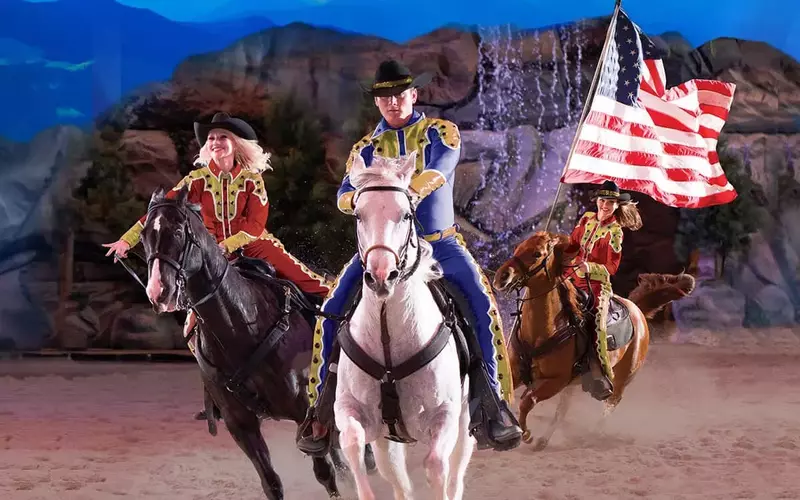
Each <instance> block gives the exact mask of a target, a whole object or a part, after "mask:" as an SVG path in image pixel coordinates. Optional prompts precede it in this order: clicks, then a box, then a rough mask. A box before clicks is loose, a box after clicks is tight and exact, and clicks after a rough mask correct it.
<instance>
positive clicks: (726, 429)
mask: <svg viewBox="0 0 800 500" xmlns="http://www.w3.org/2000/svg"><path fill="white" fill-rule="evenodd" d="M799 339H800V334H798V332H795V331H790V330H780V329H779V330H771V331H756V332H753V331H744V330H742V331H737V332H725V333H714V332H694V333H693V334H692V335H690V336H689V335H682V336H673V337H672V338H671V339H669V340H666V339H664V340H661V341H660V342H657V343H654V345H653V346H652V348H651V354H650V357H649V359H648V361H647V363H646V365H645V366H644V369H643V371H642V372H641V373H640V375H639V378H637V379H636V381H635V382H634V383H633V384H632V385H631V387H630V388H629V390H628V392H627V393H626V397H625V399H624V400H623V401H622V403H621V405H620V407H619V408H618V409H617V411H616V412H615V413H614V414H613V415H612V416H611V417H610V418H609V419H608V420H607V421H606V422H605V424H604V426H602V427H601V426H600V422H601V417H602V405H601V404H600V403H597V402H595V401H593V400H591V399H590V398H589V397H588V396H587V395H586V394H580V396H579V398H578V400H576V404H575V405H574V406H573V408H572V411H571V414H570V415H569V416H568V418H567V422H566V424H565V425H564V426H563V427H562V428H560V429H559V430H558V431H556V434H555V436H554V437H553V440H552V441H551V444H550V447H548V448H547V449H546V450H544V451H541V452H535V451H533V450H532V449H531V447H530V446H528V445H523V446H522V447H520V448H518V449H517V450H514V451H511V452H505V453H492V452H478V453H476V454H475V455H474V458H473V460H472V462H471V464H470V468H469V472H468V480H467V485H466V490H467V494H466V498H467V499H473V500H477V499H484V498H487V499H498V500H499V499H517V500H519V499H593V500H599V499H627V498H646V499H701V498H702V499H725V500H730V499H750V498H754V499H780V498H787V499H788V498H795V499H796V498H800V340H799ZM201 403H202V401H201V391H200V384H199V377H198V373H197V369H196V367H195V366H194V365H193V364H191V363H180V364H176V363H172V364H166V363H165V364H157V363H136V364H133V363H108V362H105V363H103V362H72V361H68V360H3V361H0V498H2V499H8V500H33V499H58V500H97V499H115V498H134V499H139V498H141V499H170V500H188V499H260V498H264V497H263V495H262V493H261V490H260V483H259V481H258V479H257V476H256V474H255V471H254V470H253V468H252V466H251V464H250V462H249V461H248V460H247V459H246V458H245V456H244V455H243V454H242V453H241V452H240V451H239V449H238V448H237V447H236V445H235V444H234V443H233V441H232V439H231V438H230V436H229V435H228V433H227V431H226V430H225V429H224V428H221V429H220V433H219V435H218V436H217V437H211V436H210V435H208V434H207V432H206V427H205V424H204V423H202V422H196V421H194V420H192V415H193V414H194V412H195V411H197V410H198V409H200V407H201ZM554 407H555V404H554V403H545V404H542V405H541V406H539V407H538V408H537V410H535V412H534V416H533V417H532V418H531V424H532V425H533V428H534V430H536V429H541V428H542V427H543V426H544V423H545V419H546V418H549V416H550V415H551V414H552V411H553V409H554ZM264 432H265V434H266V438H267V441H268V444H269V446H270V448H271V452H272V455H273V457H274V460H275V462H276V467H277V470H278V473H279V474H280V475H281V477H282V479H283V482H284V486H285V491H286V498H287V499H298V500H303V499H312V498H326V497H327V496H326V495H325V492H324V490H323V489H322V487H321V486H319V485H318V484H317V483H316V481H315V480H314V479H313V475H312V472H311V462H310V460H308V459H306V458H305V457H304V456H303V455H302V454H301V453H300V452H299V451H297V450H296V448H295V446H294V426H293V425H291V424H288V423H275V422H268V423H265V424H264ZM422 453H423V450H421V449H413V450H412V452H411V455H410V466H411V470H412V475H413V476H412V477H413V479H414V481H415V486H416V487H417V492H418V496H417V498H429V494H428V493H427V491H426V488H425V486H426V484H425V480H424V474H423V471H422V469H421V466H420V458H421V455H422ZM372 482H373V484H374V485H376V488H377V493H378V495H379V496H378V498H382V499H383V498H386V499H390V498H392V497H391V493H390V492H389V490H388V489H387V487H386V485H385V483H383V481H382V480H381V479H380V477H378V476H374V477H372ZM343 487H344V494H345V496H346V497H347V498H354V495H353V489H352V486H350V485H349V484H346V483H345V484H344V485H343Z"/></svg>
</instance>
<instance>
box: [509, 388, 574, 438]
mask: <svg viewBox="0 0 800 500" xmlns="http://www.w3.org/2000/svg"><path fill="white" fill-rule="evenodd" d="M569 383H570V376H569V375H567V376H565V377H553V378H537V379H536V381H535V382H534V384H533V387H532V388H528V389H526V390H525V393H524V394H523V395H522V398H521V401H520V404H519V425H520V429H522V440H523V441H525V442H526V443H528V444H530V443H531V442H532V441H533V438H532V437H531V431H530V430H529V429H528V414H529V413H530V412H531V410H533V407H534V406H535V405H536V403H540V402H542V401H546V400H548V399H550V398H552V397H553V396H555V395H556V394H558V393H559V392H560V391H561V390H563V389H564V388H565V387H566V386H567V385H569Z"/></svg>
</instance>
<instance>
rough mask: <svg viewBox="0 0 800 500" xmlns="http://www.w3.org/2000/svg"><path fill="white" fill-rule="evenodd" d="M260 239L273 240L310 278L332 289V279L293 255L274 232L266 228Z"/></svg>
mask: <svg viewBox="0 0 800 500" xmlns="http://www.w3.org/2000/svg"><path fill="white" fill-rule="evenodd" d="M258 239H259V240H267V241H270V242H272V244H273V245H275V246H276V247H278V248H279V249H280V250H282V251H283V253H285V254H286V256H287V257H289V259H291V261H292V262H294V263H295V264H297V267H299V268H300V270H301V271H303V273H304V274H305V275H306V276H308V277H309V278H311V279H313V280H315V281H317V282H318V283H319V284H320V286H322V287H325V288H327V289H328V290H330V288H331V283H330V281H328V280H326V279H325V278H323V277H322V276H320V275H319V274H317V273H315V272H314V271H312V270H311V269H309V268H308V267H307V266H306V265H305V264H303V263H302V262H300V261H299V260H297V258H295V256H294V255H292V254H291V253H290V252H289V251H288V250H286V247H284V246H283V243H281V240H279V239H278V238H276V237H275V236H273V235H272V233H270V232H269V231H267V230H266V229H265V230H264V232H263V233H261V236H260V237H259V238H258Z"/></svg>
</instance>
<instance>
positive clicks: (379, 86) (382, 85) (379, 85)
mask: <svg viewBox="0 0 800 500" xmlns="http://www.w3.org/2000/svg"><path fill="white" fill-rule="evenodd" d="M413 81H414V79H413V78H411V77H410V76H409V77H408V78H403V79H402V80H392V81H390V82H380V83H373V84H372V88H373V89H387V88H389V87H397V86H398V85H405V84H408V83H411V82H413Z"/></svg>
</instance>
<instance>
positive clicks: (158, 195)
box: [149, 186, 165, 206]
mask: <svg viewBox="0 0 800 500" xmlns="http://www.w3.org/2000/svg"><path fill="white" fill-rule="evenodd" d="M164 195H165V193H164V188H163V187H161V186H159V187H158V189H156V190H155V191H153V194H152V195H151V196H150V203H149V205H150V206H152V205H153V204H154V203H157V202H159V201H161V200H163V199H164Z"/></svg>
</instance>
